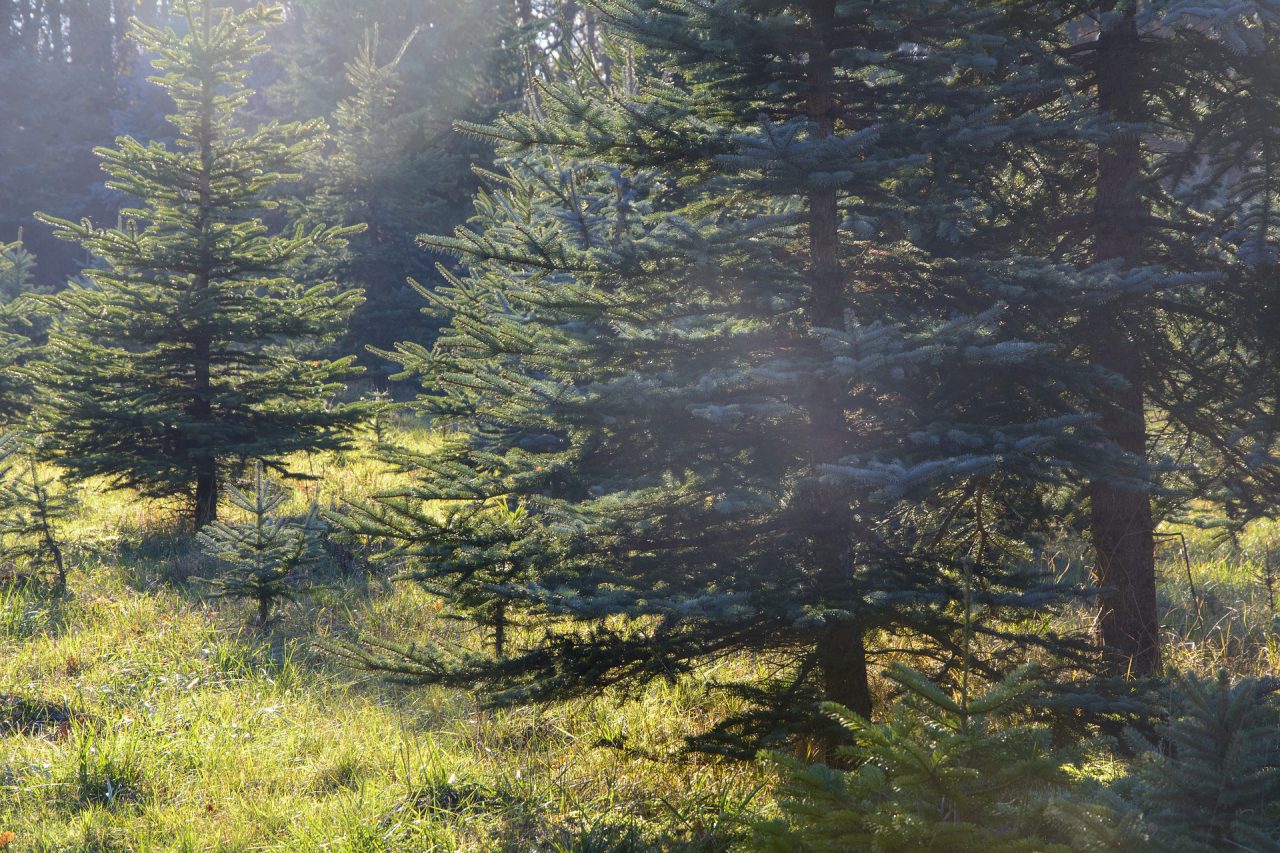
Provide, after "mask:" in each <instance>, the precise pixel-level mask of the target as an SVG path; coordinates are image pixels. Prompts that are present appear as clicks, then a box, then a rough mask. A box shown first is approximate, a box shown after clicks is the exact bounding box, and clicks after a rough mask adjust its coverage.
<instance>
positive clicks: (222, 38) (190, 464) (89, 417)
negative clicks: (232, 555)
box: [35, 0, 362, 526]
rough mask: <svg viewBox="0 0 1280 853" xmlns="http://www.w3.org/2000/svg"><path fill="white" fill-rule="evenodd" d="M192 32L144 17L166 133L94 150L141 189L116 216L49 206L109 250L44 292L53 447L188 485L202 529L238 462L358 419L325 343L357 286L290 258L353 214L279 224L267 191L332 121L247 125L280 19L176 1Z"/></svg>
mask: <svg viewBox="0 0 1280 853" xmlns="http://www.w3.org/2000/svg"><path fill="white" fill-rule="evenodd" d="M182 8H183V9H184V10H185V12H186V15H187V20H186V23H187V27H186V32H185V33H184V34H178V33H176V32H175V31H174V30H172V29H158V28H153V27H146V26H141V25H140V26H139V27H138V29H137V31H136V37H137V39H138V41H139V42H140V43H141V44H142V45H143V46H144V47H145V48H146V49H147V50H148V51H150V52H152V53H154V54H155V55H156V56H157V59H156V60H155V64H156V68H157V69H158V70H159V72H160V74H159V76H157V77H156V78H155V82H156V83H157V84H159V85H161V86H162V87H163V88H164V89H165V90H166V92H167V93H168V94H169V97H170V98H172V99H173V101H174V104H175V112H174V113H173V114H172V115H170V116H169V121H170V122H171V124H172V125H173V128H174V131H175V133H176V134H177V140H176V142H175V143H174V144H173V145H172V146H164V145H161V144H159V143H152V144H150V145H144V144H142V143H140V142H138V141H137V140H135V139H132V138H130V137H121V138H120V139H119V140H118V141H117V147H115V148H106V149H100V150H99V155H100V156H101V157H102V159H103V164H104V168H105V169H106V171H107V172H108V174H109V175H110V176H111V185H112V186H113V187H114V188H115V189H117V190H120V191H122V192H125V193H127V194H129V195H130V196H132V197H133V198H136V199H138V200H139V201H140V204H141V206H140V207H137V208H127V209H125V210H124V211H123V212H122V214H121V215H122V218H123V221H122V222H121V223H120V224H119V225H118V226H116V227H102V226H98V225H94V224H93V223H92V222H90V221H89V220H84V221H82V222H80V223H75V222H71V221H69V220H63V219H56V218H50V219H49V221H50V222H52V223H54V224H55V225H56V226H57V228H58V233H59V234H60V235H61V236H64V237H65V238H67V239H69V240H76V241H79V242H80V243H81V244H82V245H83V246H84V247H85V248H86V249H87V250H88V251H90V252H91V253H93V254H94V255H95V256H96V257H98V258H101V259H102V260H103V262H104V263H103V265H102V266H100V267H97V268H95V269H93V270H91V271H89V272H88V278H89V282H87V283H84V284H73V285H71V286H70V287H68V288H67V289H66V290H63V291H61V292H60V293H58V294H57V295H56V296H53V297H50V298H49V299H48V303H49V305H50V307H51V309H52V310H54V311H56V312H57V315H58V316H57V319H56V321H55V323H54V325H53V328H52V330H51V332H50V336H49V343H48V346H47V348H46V349H47V352H46V359H47V360H46V361H44V362H43V363H41V364H40V365H39V366H37V367H36V368H35V373H36V374H37V375H38V380H39V383H40V393H41V394H42V395H44V396H46V398H47V399H48V401H49V405H48V407H47V409H46V411H45V413H44V416H45V418H46V419H47V426H46V430H47V432H48V435H49V438H48V444H47V450H48V451H49V452H51V453H54V454H57V456H58V457H59V459H60V461H61V463H62V464H63V465H65V466H66V467H67V468H69V469H70V470H72V471H74V472H76V473H77V474H80V475H93V474H107V475H111V476H112V477H114V478H115V479H116V482H117V483H118V484H119V485H121V486H129V487H137V488H139V489H140V490H141V491H142V492H143V493H145V494H150V495H156V496H167V495H173V494H185V495H188V496H189V497H190V500H191V507H192V515H193V517H194V519H195V523H196V525H197V526H203V525H204V524H207V523H208V522H209V521H211V520H213V518H214V517H215V516H216V514H217V506H218V497H219V493H220V488H219V482H220V478H221V476H222V475H223V473H224V470H225V469H226V468H227V466H229V465H233V464H235V463H236V462H238V461H243V460H245V459H249V458H261V459H273V458H278V457H279V456H281V455H283V454H285V453H289V452H291V451H293V450H295V449H298V448H304V447H306V448H317V449H319V448H339V447H343V446H345V444H346V441H347V438H346V433H347V432H349V430H350V429H351V427H352V426H353V425H354V424H355V423H356V422H357V421H358V420H359V419H360V417H361V416H362V414H361V412H362V410H361V408H360V407H359V406H358V405H354V404H335V403H334V402H333V398H334V396H335V395H336V394H338V393H339V392H340V391H341V390H342V387H343V383H345V382H348V381H350V380H351V379H353V378H354V377H355V376H356V375H357V373H358V371H357V369H356V368H355V367H354V366H353V364H352V360H351V358H350V357H348V358H342V359H336V360H325V359H322V358H319V357H318V356H319V353H320V351H321V350H322V349H323V347H324V346H325V345H326V344H328V343H330V342H331V341H332V340H334V339H335V338H336V337H337V336H338V335H339V334H341V332H342V330H343V328H344V326H345V324H346V321H347V319H348V318H349V317H350V315H351V312H352V310H354V308H355V306H356V305H358V304H359V302H360V299H361V297H360V294H359V291H357V290H351V289H343V288H341V287H340V286H338V285H337V284H335V283H332V282H309V281H305V280H303V281H300V280H297V279H296V278H294V277H293V275H292V273H293V270H294V268H295V267H296V266H297V265H298V264H300V263H301V262H303V261H305V260H306V259H307V258H308V257H309V256H311V255H313V254H315V253H323V252H327V251H332V250H335V249H337V248H339V247H341V246H342V244H343V242H344V241H345V238H346V237H347V236H349V235H350V234H351V233H353V231H355V230H358V229H357V228H353V227H324V226H316V227H313V228H311V229H309V230H303V229H302V228H300V227H299V228H297V229H294V230H293V231H292V232H291V233H290V232H289V231H280V230H276V231H273V230H272V229H271V228H269V227H268V225H267V224H266V223H265V222H264V221H263V219H262V218H261V217H262V216H264V215H266V214H267V213H268V212H269V211H271V210H273V209H274V208H275V206H276V205H275V203H274V202H272V201H271V200H270V199H269V198H268V196H267V193H268V191H269V190H270V189H271V188H272V187H273V186H274V185H276V184H277V183H279V182H280V181H284V180H288V179H289V178H290V177H292V173H291V171H290V170H292V169H296V168H298V167H299V166H300V165H301V163H303V162H304V161H305V160H306V158H307V157H308V156H310V155H311V153H312V152H313V151H314V150H315V149H316V148H317V147H318V146H319V145H320V144H321V134H322V133H323V131H324V126H323V123H321V122H309V123H292V124H276V123H274V122H271V123H268V124H265V125H262V126H260V127H258V128H257V129H254V130H247V129H245V128H244V127H243V126H242V125H241V123H240V122H241V117H240V113H241V111H242V110H243V108H244V107H245V105H246V103H247V102H248V99H249V95H250V92H249V90H248V89H247V88H246V86H245V82H244V80H245V76H246V74H247V69H248V62H249V60H250V59H252V57H253V56H255V55H256V54H258V53H260V52H261V51H262V50H263V47H262V46H261V44H260V40H261V36H260V29H259V28H260V27H261V26H262V25H264V24H269V23H271V22H272V21H274V20H276V19H277V17H278V13H277V12H273V11H271V10H269V9H267V8H266V7H260V8H257V9H254V10H252V11H249V12H245V13H239V14H237V13H231V12H228V11H226V10H215V9H214V7H213V5H212V3H210V2H207V0H203V2H191V3H186V4H185V5H183V6H182Z"/></svg>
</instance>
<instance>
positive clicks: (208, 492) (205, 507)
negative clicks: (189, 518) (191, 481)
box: [193, 462, 218, 530]
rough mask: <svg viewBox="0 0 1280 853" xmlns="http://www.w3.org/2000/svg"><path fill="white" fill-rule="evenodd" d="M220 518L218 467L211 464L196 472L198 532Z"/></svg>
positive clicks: (202, 466)
mask: <svg viewBox="0 0 1280 853" xmlns="http://www.w3.org/2000/svg"><path fill="white" fill-rule="evenodd" d="M217 518H218V466H217V464H216V463H213V462H210V463H208V464H205V465H201V467H200V470H198V471H197V472H196V500H195V515H194V519H193V520H194V521H195V525H196V530H199V529H200V528H202V527H204V526H205V525H206V524H209V523H210V522H212V521H214V520H216V519H217Z"/></svg>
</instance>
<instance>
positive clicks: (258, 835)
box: [0, 436, 766, 851]
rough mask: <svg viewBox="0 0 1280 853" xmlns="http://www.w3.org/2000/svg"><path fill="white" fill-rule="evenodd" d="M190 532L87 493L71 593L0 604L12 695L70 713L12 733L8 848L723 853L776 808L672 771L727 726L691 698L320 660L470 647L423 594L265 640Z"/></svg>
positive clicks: (698, 698)
mask: <svg viewBox="0 0 1280 853" xmlns="http://www.w3.org/2000/svg"><path fill="white" fill-rule="evenodd" d="M418 440H419V441H423V442H425V441H429V440H430V439H429V437H426V436H419V437H418ZM301 463H302V464H301V465H299V466H298V467H301V469H302V470H303V471H306V470H307V468H308V467H309V465H308V463H313V464H314V466H315V471H316V473H317V474H323V475H324V478H325V479H324V481H323V482H324V486H323V488H322V489H320V490H319V491H317V487H316V486H307V487H304V488H303V489H300V490H299V492H300V493H299V494H298V496H297V497H296V502H297V504H298V506H299V507H302V506H304V505H305V504H306V503H307V502H308V501H309V500H311V499H313V498H315V499H319V500H321V501H322V502H325V501H336V500H338V499H340V498H341V497H343V496H351V495H353V494H367V493H369V492H370V491H372V490H373V489H375V488H378V487H379V486H382V485H387V484H388V483H389V482H391V479H392V478H394V474H393V473H392V472H389V471H387V470H385V469H383V468H381V467H380V466H379V465H378V464H377V463H374V462H371V461H369V460H368V459H367V458H365V457H363V456H359V455H352V456H350V457H348V458H346V459H343V458H338V457H333V456H329V457H324V458H320V457H317V458H314V459H312V460H305V459H304V460H301ZM175 517H176V514H175V511H174V509H173V508H172V507H165V506H157V505H152V504H147V503H143V502H139V501H136V500H133V499H132V498H131V497H130V496H128V495H124V494H121V493H118V492H108V491H106V490H105V489H103V488H102V487H101V484H90V485H89V486H87V487H85V488H84V490H83V494H82V511H81V514H80V515H79V516H78V517H77V518H75V519H74V520H73V522H72V524H71V525H70V527H69V529H68V531H67V538H68V540H69V541H71V542H74V543H75V547H74V549H73V550H74V553H73V559H72V563H73V568H72V571H71V577H70V584H69V586H70V590H71V591H70V593H69V594H68V596H67V597H65V598H64V597H53V596H51V595H48V594H47V593H45V592H42V591H41V589H40V588H38V587H35V586H31V585H20V584H10V585H7V586H6V585H0V697H14V698H13V701H14V702H17V701H19V699H20V700H21V701H22V702H23V703H26V704H24V705H23V707H24V708H27V709H28V711H30V710H31V709H35V711H36V712H42V711H41V709H54V710H56V709H65V712H64V713H62V714H60V715H58V714H53V713H47V714H46V716H48V717H49V719H48V720H47V721H46V723H47V724H43V725H26V726H24V727H22V728H21V729H15V730H14V731H10V732H8V733H7V734H0V838H2V837H3V835H2V833H3V832H13V833H15V835H16V836H17V838H16V840H15V841H14V842H13V843H12V844H11V845H10V846H9V847H8V848H7V849H8V851H28V850H31V851H36V850H41V851H94V850H299V851H302V850H307V851H313V850H332V851H377V850H415V851H416V850H474V849H495V850H503V849H510V850H534V849H537V850H564V851H569V850H574V851H591V850H624V849H625V850H634V849H645V848H653V849H659V848H661V849H669V848H672V847H675V846H682V847H685V848H686V849H692V850H716V849H721V848H723V847H724V846H725V845H726V844H727V843H728V842H729V841H730V840H732V839H733V838H734V837H735V836H736V835H737V834H740V832H741V830H742V823H741V821H740V820H739V818H740V817H741V816H742V815H744V814H747V813H750V812H751V811H752V810H755V809H759V808H763V807H765V805H766V801H765V800H764V799H763V798H762V796H761V795H760V794H759V793H758V791H759V788H760V785H761V782H762V781H763V779H762V773H763V771H761V770H758V769H756V768H753V767H749V766H748V767H743V766H741V765H728V764H723V763H717V762H715V761H712V760H709V759H697V758H692V759H691V758H679V757H676V756H677V753H678V751H679V747H680V746H681V743H682V740H683V738H684V736H685V735H686V734H688V733H690V732H693V731H696V730H697V729H699V728H700V727H702V726H703V725H705V723H706V721H707V719H708V715H709V714H715V713H717V709H716V708H715V706H710V707H709V706H708V703H707V696H706V694H705V692H704V691H703V690H702V689H701V686H700V685H699V684H698V683H696V682H690V683H686V684H681V685H676V686H669V685H662V686H655V687H654V688H652V689H650V690H648V691H647V692H646V694H645V695H644V696H643V698H642V699H641V700H640V701H629V702H627V701H622V700H620V699H617V698H614V697H607V696H605V697H600V698H597V699H594V700H583V701H578V702H573V703H566V704H562V705H558V706H554V707H547V708H540V709H516V710H509V711H501V712H494V711H483V710H481V709H480V708H479V707H478V706H477V704H476V703H475V701H474V700H473V698H472V697H470V696H468V695H464V694H461V693H457V692H449V691H445V690H440V689H402V688H396V687H394V686H390V685H387V684H385V683H382V682H380V681H378V680H375V679H369V678H366V677H362V676H361V675H359V674H358V673H353V672H351V671H349V670H346V669H343V668H341V667H340V666H337V665H335V663H334V662H333V661H332V660H331V659H329V658H328V657H326V656H325V655H323V654H322V653H319V652H317V651H316V650H315V648H314V646H313V641H314V640H315V639H316V638H320V637H324V636H326V635H329V634H331V633H332V632H334V631H341V630H343V629H345V628H346V627H347V626H349V625H352V624H357V623H358V624H361V625H362V626H363V627H364V628H366V629H367V630H371V631H375V632H377V633H379V634H380V635H382V636H387V637H403V638H406V639H407V638H410V637H414V636H423V635H427V634H431V633H433V632H434V633H442V632H454V631H456V630H457V628H456V626H455V625H454V624H453V623H448V622H445V621H444V620H441V619H439V618H438V617H436V615H435V614H436V608H435V607H434V602H433V601H432V600H431V599H430V598H429V597H428V596H426V595H425V594H424V593H422V592H420V591H419V590H417V589H416V588H415V587H413V586H410V585H403V584H392V583H389V582H387V581H386V580H385V579H383V578H380V577H374V578H372V579H369V578H367V577H353V578H347V579H344V578H342V577H340V576H338V575H336V574H335V575H334V576H331V577H327V578H325V579H324V580H325V581H326V585H325V586H323V587H321V588H319V589H317V590H316V592H315V593H314V594H313V595H311V596H309V597H308V598H307V599H306V600H305V601H304V602H302V603H299V604H296V605H289V606H287V607H286V608H285V609H284V611H283V613H282V616H281V620H280V622H279V623H278V624H277V625H276V626H275V627H274V629H273V630H272V631H271V632H269V633H265V634H264V633H260V632H253V631H249V630H247V629H246V628H245V627H244V625H245V623H246V618H247V615H248V611H247V606H240V605H236V604H228V603H226V602H221V601H220V602H217V603H216V604H215V603H211V602H208V601H205V600H204V599H203V598H202V597H201V596H200V595H199V592H198V591H199V586H198V585H197V584H194V583H193V582H192V580H191V579H192V578H195V577H199V576H201V575H204V574H208V573H209V572H210V571H211V567H210V566H208V565H207V564H206V563H205V562H204V561H203V558H201V557H200V555H198V554H197V553H194V552H192V551H191V549H190V547H189V545H188V543H187V542H186V541H185V539H184V538H183V537H181V536H178V535H175V534H173V533H172V532H170V531H172V530H173V523H174V519H175ZM5 709H6V706H5V705H4V704H3V703H2V702H0V714H4V713H6V710H5ZM31 715H32V714H31V713H28V716H31ZM35 716H37V717H38V716H39V713H35ZM673 758H674V760H676V761H677V764H676V765H672V764H671V759H673Z"/></svg>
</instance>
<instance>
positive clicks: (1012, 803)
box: [757, 665, 1072, 853]
mask: <svg viewBox="0 0 1280 853" xmlns="http://www.w3.org/2000/svg"><path fill="white" fill-rule="evenodd" d="M887 675H888V677H889V679H890V680H891V681H892V682H893V683H894V686H895V687H897V688H899V689H901V690H902V692H903V698H902V699H900V700H899V701H898V702H897V703H896V704H895V706H894V709H893V714H892V716H891V718H890V720H889V721H888V722H885V723H881V724H878V725H877V724H873V723H871V722H869V721H867V720H866V719H863V718H862V717H859V716H857V715H856V714H851V713H849V711H848V710H847V709H845V708H841V707H839V706H836V705H828V706H827V708H826V710H827V712H828V713H829V714H831V715H833V716H834V717H835V718H836V719H837V720H839V721H840V723H841V725H843V726H845V727H846V728H847V729H849V731H850V732H851V734H852V736H853V741H854V744H853V745H852V746H849V747H845V748H842V750H841V753H842V756H843V758H844V759H845V763H846V765H847V766H849V767H852V768H856V769H853V770H849V771H841V770H837V769H834V768H832V767H829V766H827V765H823V764H819V765H812V766H806V765H804V764H803V763H801V762H799V761H796V760H795V759H793V758H790V757H788V756H786V755H782V754H777V753H771V754H768V755H767V756H766V758H767V759H768V760H769V761H770V762H772V763H775V764H777V765H779V766H780V767H781V768H782V769H783V771H784V773H785V776H784V780H783V784H782V788H781V794H782V797H781V805H782V811H783V814H784V819H783V820H778V821H772V822H769V823H765V824H762V825H761V826H760V827H759V828H758V836H757V843H758V845H759V849H762V850H773V851H779V853H781V851H805V853H818V851H831V853H835V851H841V850H867V851H911V850H947V851H955V853H961V851H974V853H982V851H1002V852H1003V853H1014V851H1032V850H1035V851H1049V850H1053V851H1068V850H1071V849H1072V847H1071V845H1070V843H1069V841H1070V839H1071V835H1070V833H1069V831H1063V829H1061V828H1059V827H1057V826H1055V825H1054V823H1053V821H1052V820H1051V819H1050V818H1049V816H1048V815H1047V814H1046V812H1048V811H1049V810H1048V806H1049V803H1050V800H1051V798H1052V797H1055V796H1058V797H1061V796H1064V795H1066V794H1068V792H1070V790H1071V787H1072V783H1071V779H1070V777H1069V776H1068V775H1067V773H1066V772H1065V771H1064V770H1063V768H1062V766H1061V762H1060V760H1059V759H1058V758H1056V757H1055V756H1054V755H1053V754H1052V752H1051V749H1050V745H1051V741H1052V737H1051V733H1050V731H1049V730H1048V728H1046V727H1043V726H1037V725H1034V724H1026V723H1011V722H1010V719H1009V717H1010V716H1011V715H1012V714H1015V713H1016V712H1017V711H1018V710H1019V706H1020V705H1021V706H1022V708H1023V709H1025V707H1026V700H1027V699H1028V698H1029V695H1030V694H1032V693H1034V692H1035V691H1036V690H1037V689H1038V686H1037V684H1036V682H1035V680H1034V677H1035V671H1034V669H1033V668H1032V667H1024V668H1021V669H1019V670H1017V671H1015V672H1014V673H1012V674H1010V675H1009V676H1008V677H1007V678H1005V679H1004V680H1003V681H1001V682H1000V683H999V684H997V685H995V686H993V687H992V688H990V689H989V690H987V691H986V692H984V693H983V694H981V695H977V696H967V695H964V694H963V693H961V694H960V695H951V694H949V693H948V692H947V691H946V690H943V689H941V688H940V687H939V686H938V685H936V684H933V683H932V682H930V681H929V680H928V679H926V678H925V677H924V676H922V675H921V674H920V673H919V672H916V671H915V670H913V669H911V668H909V667H904V666H902V665H895V666H894V667H892V668H891V669H890V670H889V672H888V673H887Z"/></svg>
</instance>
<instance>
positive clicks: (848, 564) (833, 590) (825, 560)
mask: <svg viewBox="0 0 1280 853" xmlns="http://www.w3.org/2000/svg"><path fill="white" fill-rule="evenodd" d="M835 5H836V4H835V0H811V2H810V4H809V10H810V21H811V26H812V34H813V41H814V48H813V50H812V52H811V53H810V55H809V70H808V77H809V80H808V82H809V98H808V103H807V105H806V112H807V114H808V118H809V122H810V127H811V128H812V131H813V134H814V136H815V137H817V138H820V139H821V138H825V137H828V136H830V135H831V134H832V133H833V132H834V129H835V113H836V103H835V92H834V87H835V70H834V66H835V63H834V60H833V59H832V56H831V44H832V41H833V37H834V35H835V32H834V31H835ZM808 201H809V259H810V274H811V276H812V281H813V291H812V296H811V301H810V305H809V320H810V322H811V323H812V324H813V325H814V326H824V327H836V328H839V327H841V326H843V325H844V309H845V303H846V299H845V292H844V291H845V287H844V271H843V270H842V269H841V266H840V231H839V210H838V207H837V199H836V190H835V188H822V189H815V190H811V191H810V192H809V194H808ZM844 397H845V393H844V392H843V390H842V389H841V388H840V387H839V386H838V385H836V384H833V383H829V382H817V383H815V386H814V388H813V391H812V396H811V399H810V401H809V418H810V426H811V428H812V430H813V439H812V447H813V453H814V456H813V462H814V464H815V466H816V465H818V464H822V463H831V462H836V461H838V460H839V459H840V457H841V456H843V455H844V448H845V442H844V433H845V425H844ZM810 499H811V501H812V506H811V507H810V519H811V523H812V525H813V526H812V530H813V552H814V558H815V562H816V564H817V573H818V582H819V583H820V584H821V586H822V589H823V591H824V593H825V594H826V595H827V596H829V597H831V598H833V599H835V600H836V601H837V602H841V599H847V598H850V597H852V580H853V557H852V548H851V543H852V530H851V526H850V519H849V517H848V500H847V496H846V495H843V494H830V493H829V490H828V489H826V488H824V487H822V486H818V485H815V486H814V487H813V490H812V494H811V496H810ZM841 603H842V604H844V603H845V602H841ZM817 663H818V668H819V670H820V672H821V674H822V681H823V688H824V692H825V693H826V697H827V699H829V700H831V701H832V702H838V703H840V704H841V705H844V706H845V707H847V708H849V709H850V710H851V711H855V712H857V713H858V714H861V715H862V716H864V717H870V716H871V689H870V685H869V684H868V681H867V653H866V646H865V643H864V639H863V627H862V625H860V624H859V623H858V622H857V621H855V620H854V619H852V618H845V619H841V620H836V621H832V622H831V623H829V624H828V625H827V626H826V628H825V629H824V630H823V632H822V633H821V634H820V635H819V637H818V645H817Z"/></svg>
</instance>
